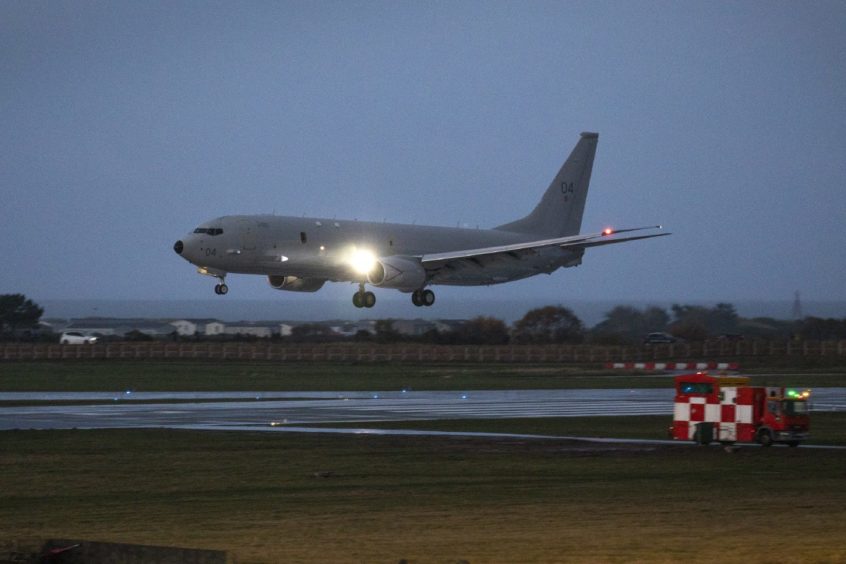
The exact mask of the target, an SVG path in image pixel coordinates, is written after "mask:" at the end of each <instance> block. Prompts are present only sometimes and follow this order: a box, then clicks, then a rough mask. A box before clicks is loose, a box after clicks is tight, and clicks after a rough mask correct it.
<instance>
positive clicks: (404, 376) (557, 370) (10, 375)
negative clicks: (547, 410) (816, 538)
mask: <svg viewBox="0 0 846 564" xmlns="http://www.w3.org/2000/svg"><path fill="white" fill-rule="evenodd" d="M780 372H785V370H783V369H782V370H780ZM791 372H792V373H791V374H788V375H783V376H771V375H766V374H758V375H753V376H752V378H753V383H755V384H758V385H772V386H779V385H780V386H806V387H816V386H846V370H844V369H827V370H825V371H822V372H821V371H818V370H812V369H810V370H809V369H806V370H800V371H791ZM670 386H672V380H671V378H670V377H668V376H666V375H649V374H631V373H620V372H619V371H610V370H605V369H601V368H597V367H596V366H580V365H575V366H574V365H508V364H481V365H480V364H471V365H461V364H449V365H433V364H424V365H419V366H415V365H410V364H396V365H394V364H354V365H350V364H314V363H284V364H282V363H274V362H246V361H223V362H217V363H209V362H194V361H180V362H144V361H100V362H67V361H66V362H5V363H0V391H115V390H127V389H132V390H136V391H232V390H263V391H336V390H347V391H358V390H398V389H403V388H406V389H415V390H483V389H484V390H501V389H560V388H635V387H636V388H664V387H670Z"/></svg>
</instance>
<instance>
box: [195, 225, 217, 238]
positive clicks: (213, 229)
mask: <svg viewBox="0 0 846 564" xmlns="http://www.w3.org/2000/svg"><path fill="white" fill-rule="evenodd" d="M194 233H205V234H206V235H211V236H212V237H214V236H215V235H223V229H221V228H220V227H198V228H196V229H195V230H194Z"/></svg>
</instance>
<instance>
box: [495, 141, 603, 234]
mask: <svg viewBox="0 0 846 564" xmlns="http://www.w3.org/2000/svg"><path fill="white" fill-rule="evenodd" d="M598 141H599V134H598V133H582V137H581V139H579V142H578V143H577V144H576V146H575V148H573V152H572V153H570V156H569V157H568V158H567V161H566V162H565V163H564V165H563V166H562V167H561V170H559V171H558V174H557V175H556V176H555V179H554V180H553V181H552V184H550V185H549V188H547V189H546V193H544V195H543V198H542V199H541V201H540V203H539V204H538V205H537V206H536V207H535V209H534V210H533V211H532V213H530V214H529V215H527V216H526V217H524V218H523V219H518V220H517V221H512V222H511V223H506V224H505V225H500V226H499V227H496V229H499V230H502V231H514V232H517V233H531V234H536V235H541V236H543V237H565V236H567V235H578V233H579V230H580V229H581V227H582V214H583V213H584V211H585V199H586V198H587V191H588V185H589V184H590V173H591V170H593V157H594V155H595V154H596V144H597V142H598Z"/></svg>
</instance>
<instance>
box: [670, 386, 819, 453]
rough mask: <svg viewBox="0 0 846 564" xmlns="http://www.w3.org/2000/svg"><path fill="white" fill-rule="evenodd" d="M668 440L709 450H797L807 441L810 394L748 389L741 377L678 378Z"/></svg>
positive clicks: (783, 390) (795, 391) (792, 391)
mask: <svg viewBox="0 0 846 564" xmlns="http://www.w3.org/2000/svg"><path fill="white" fill-rule="evenodd" d="M675 385H676V397H675V404H674V408H673V425H672V427H671V428H670V435H671V436H672V438H673V439H676V440H680V441H695V442H697V443H699V444H704V445H707V444H709V443H711V442H713V441H719V442H721V443H723V444H733V443H735V442H738V441H739V442H758V443H759V444H761V445H762V446H771V445H772V444H773V443H785V444H787V445H790V446H797V445H798V444H799V443H800V442H801V441H803V440H805V439H807V438H808V429H809V427H810V420H809V409H808V398H809V397H810V395H811V392H810V390H792V389H789V388H788V389H785V388H779V387H765V386H750V385H749V378H747V377H745V376H709V375H708V374H706V373H703V372H698V373H696V374H687V375H683V376H676V378H675Z"/></svg>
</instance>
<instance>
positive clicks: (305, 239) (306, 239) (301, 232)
mask: <svg viewBox="0 0 846 564" xmlns="http://www.w3.org/2000/svg"><path fill="white" fill-rule="evenodd" d="M306 241H308V237H306V234H305V231H300V243H302V244H303V245H305V244H306Z"/></svg>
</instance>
